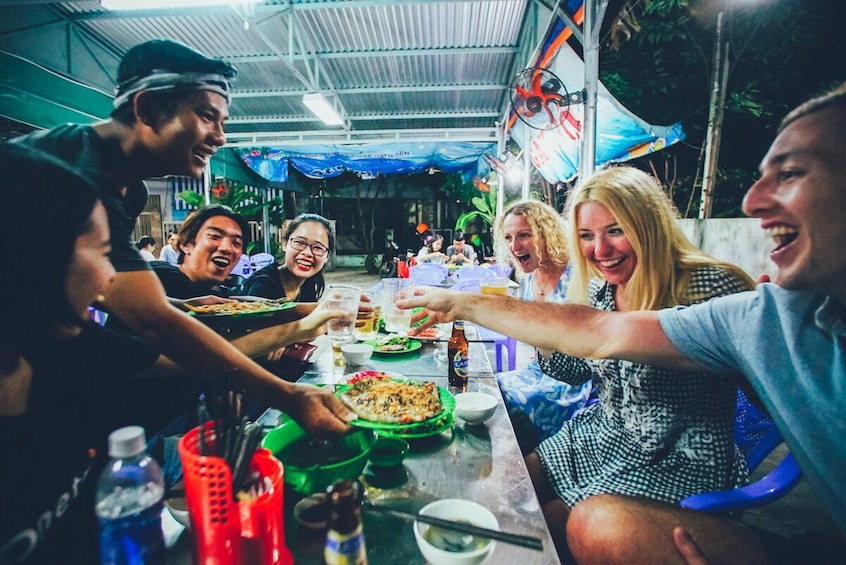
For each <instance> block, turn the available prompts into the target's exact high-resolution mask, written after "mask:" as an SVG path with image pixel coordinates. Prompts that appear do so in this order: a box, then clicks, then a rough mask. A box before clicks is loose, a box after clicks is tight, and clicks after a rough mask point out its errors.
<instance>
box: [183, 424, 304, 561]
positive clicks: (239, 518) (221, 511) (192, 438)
mask: <svg viewBox="0 0 846 565" xmlns="http://www.w3.org/2000/svg"><path fill="white" fill-rule="evenodd" d="M205 426H206V433H205V437H204V440H205V442H206V443H207V445H208V446H209V447H210V448H212V449H213V448H214V445H215V439H216V438H215V435H214V427H213V423H212V422H208V423H207V424H205ZM198 446H199V428H194V429H193V430H191V431H190V432H188V433H187V434H185V436H183V437H182V439H181V440H180V441H179V455H180V458H181V459H182V469H183V474H184V476H185V480H184V482H185V499H186V503H187V505H188V513H189V515H190V517H191V528H192V534H193V538H194V562H195V563H197V564H202V565H241V564H246V563H262V564H270V565H289V564H292V563H293V559H292V558H291V553H290V551H289V550H288V548H287V546H286V545H285V521H284V515H283V512H284V508H283V500H284V499H283V493H284V480H283V479H284V470H283V467H282V463H281V462H279V460H277V459H276V458H275V457H273V456H272V455H271V453H270V451H268V450H266V449H259V450H257V451H256V453H255V455H253V458H252V461H251V463H250V468H251V470H256V471H258V472H259V474H260V475H261V476H262V477H269V478H270V484H271V488H269V489H268V490H267V491H266V492H264V493H263V494H262V495H261V496H259V497H258V498H256V499H255V500H252V501H249V502H236V501H234V500H233V497H232V474H231V471H230V469H229V465H227V464H226V462H225V461H224V460H223V459H221V458H220V457H210V456H201V455H199V454H198V451H199V448H198Z"/></svg>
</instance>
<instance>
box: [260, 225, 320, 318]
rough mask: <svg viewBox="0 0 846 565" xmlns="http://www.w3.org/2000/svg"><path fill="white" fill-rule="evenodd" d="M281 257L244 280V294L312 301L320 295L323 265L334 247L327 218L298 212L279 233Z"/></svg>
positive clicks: (295, 300)
mask: <svg viewBox="0 0 846 565" xmlns="http://www.w3.org/2000/svg"><path fill="white" fill-rule="evenodd" d="M282 241H283V242H284V247H283V249H284V251H285V260H284V262H283V263H282V264H277V263H271V264H270V265H268V266H266V267H264V268H263V269H261V270H259V271H257V272H256V273H255V274H253V276H251V277H250V278H249V279H247V282H246V284H245V285H244V294H247V295H250V296H261V297H263V298H273V299H279V298H287V299H289V300H291V301H294V302H316V301H317V300H318V299H319V298H320V296H321V295H322V294H323V289H324V287H325V281H324V280H323V267H324V266H325V265H326V261H328V260H329V253H331V251H332V249H333V248H334V247H335V236H334V234H333V233H332V225H331V224H330V223H329V220H327V219H326V218H324V217H323V216H320V215H318V214H300V215H299V216H297V217H296V218H294V219H293V220H291V221H290V222H289V224H288V228H287V229H286V230H285V233H284V234H283V235H282Z"/></svg>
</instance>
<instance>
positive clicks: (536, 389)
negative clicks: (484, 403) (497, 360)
mask: <svg viewBox="0 0 846 565" xmlns="http://www.w3.org/2000/svg"><path fill="white" fill-rule="evenodd" d="M494 250H495V251H496V254H497V260H498V261H499V262H501V263H508V264H511V265H512V266H513V267H514V268H515V269H520V270H521V271H523V273H524V274H525V277H524V278H523V281H522V283H521V285H520V290H519V292H518V295H517V296H518V298H521V299H523V300H534V301H536V302H563V301H564V298H565V297H566V295H567V287H568V285H569V281H570V269H569V258H570V255H569V252H568V250H567V235H566V233H565V229H564V221H563V219H562V218H561V215H560V214H558V212H557V211H556V210H555V209H554V208H552V207H551V206H549V205H547V204H544V203H543V202H539V201H537V200H523V201H520V202H517V203H515V204H512V205H511V206H509V207H508V208H507V209H506V210H505V211H504V212H503V213H502V215H501V216H500V218H499V219H498V220H497V223H496V227H495V229H494ZM496 379H497V382H498V383H499V388H500V389H501V390H502V395H503V398H504V399H505V405H506V406H507V407H508V414H509V415H510V416H511V422H512V424H513V425H514V431H515V432H516V434H517V440H518V441H519V443H520V447H521V449H522V450H523V453H526V452H528V451H531V450H532V449H534V448H535V447H536V446H537V444H538V443H539V442H540V441H541V440H544V439H546V438H547V437H549V436H550V435H552V434H554V433H555V432H557V431H558V430H559V429H560V428H561V425H562V424H563V423H564V422H565V421H566V420H568V419H570V418H571V417H572V416H573V414H574V413H575V412H576V411H577V410H578V409H579V408H582V407H583V406H584V405H585V403H586V402H587V399H588V396H589V395H590V389H591V383H590V381H589V380H588V381H586V382H584V383H580V384H577V385H573V386H571V385H568V384H567V383H563V382H561V381H558V380H556V379H554V378H552V377H550V376H548V375H545V374H544V372H543V371H542V370H541V368H540V366H539V365H538V362H537V358H534V359H532V360H530V361H529V364H528V366H527V367H526V368H525V369H518V370H516V371H508V372H504V373H497V375H496Z"/></svg>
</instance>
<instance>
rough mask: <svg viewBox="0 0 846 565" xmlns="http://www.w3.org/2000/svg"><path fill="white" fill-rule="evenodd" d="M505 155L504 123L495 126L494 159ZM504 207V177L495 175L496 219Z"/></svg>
mask: <svg viewBox="0 0 846 565" xmlns="http://www.w3.org/2000/svg"><path fill="white" fill-rule="evenodd" d="M503 153H505V122H503V123H499V122H497V124H496V157H497V159H498V158H499V156H500V155H502V154H503ZM504 207H505V175H501V174H497V175H496V217H497V218H499V217H501V216H502V210H503V209H504Z"/></svg>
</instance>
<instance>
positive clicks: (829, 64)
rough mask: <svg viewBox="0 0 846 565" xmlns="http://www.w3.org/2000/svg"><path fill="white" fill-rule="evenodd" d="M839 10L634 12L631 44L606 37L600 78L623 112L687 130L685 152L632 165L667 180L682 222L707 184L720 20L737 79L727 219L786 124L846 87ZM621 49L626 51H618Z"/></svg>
mask: <svg viewBox="0 0 846 565" xmlns="http://www.w3.org/2000/svg"><path fill="white" fill-rule="evenodd" d="M833 4H836V3H834V2H830V1H828V0H770V1H766V0H759V1H757V2H751V1H746V2H740V1H736V0H716V1H715V0H710V1H709V0H642V1H641V2H629V3H627V4H626V6H625V7H624V10H629V11H630V13H629V14H628V16H627V18H628V21H629V23H628V24H627V25H626V29H627V30H628V31H627V33H626V37H628V38H629V39H628V41H624V42H620V41H619V33H614V30H613V29H612V30H611V31H609V32H608V33H607V34H606V36H605V37H604V39H605V43H604V45H605V47H604V48H603V51H602V55H601V58H600V61H601V63H600V64H601V69H600V74H601V77H600V78H601V80H602V82H603V83H604V84H605V86H606V87H607V88H608V89H609V90H610V91H611V93H612V94H613V95H614V96H615V97H617V99H618V100H620V102H622V103H623V105H624V106H626V107H628V108H629V109H630V110H632V111H633V112H634V113H635V114H636V115H638V116H640V117H641V118H643V119H644V120H646V121H647V122H650V123H655V124H669V123H673V122H675V121H678V120H681V121H682V124H683V126H684V129H685V132H686V133H687V139H686V140H685V142H684V143H681V144H677V145H675V146H673V147H671V148H669V149H667V150H665V151H662V152H660V153H656V154H652V155H649V156H647V157H644V158H641V159H640V160H638V161H636V162H635V163H634V164H636V165H638V166H641V167H643V168H644V169H647V170H651V171H653V172H655V173H657V174H659V176H660V178H661V180H662V181H664V182H665V184H667V185H668V186H669V187H670V189H671V192H672V195H673V197H674V199H675V202H676V205H677V206H678V207H679V209H680V210H681V211H682V212H683V213H684V212H685V210H688V213H689V214H690V215H695V214H696V212H697V204H698V198H699V194H698V185H697V186H695V184H698V179H700V178H701V173H700V172H699V170H700V169H701V164H702V150H703V145H704V138H705V133H706V129H707V125H708V103H709V94H710V89H711V84H712V78H711V71H712V64H713V52H714V45H715V29H716V22H717V14H718V13H719V11H720V10H722V11H723V12H724V15H723V35H724V37H725V40H726V42H727V43H728V46H729V47H728V52H729V77H728V87H727V98H726V107H725V117H724V122H723V137H722V143H721V148H720V158H719V161H718V173H717V176H718V183H717V186H716V191H715V201H714V205H713V214H714V216H721V215H722V216H728V215H739V214H740V201H741V199H742V196H743V194H744V193H745V191H746V189H747V188H748V187H749V184H750V183H751V182H752V180H753V179H754V177H755V174H756V171H757V166H758V163H759V161H760V159H761V158H762V157H763V155H764V153H765V152H766V148H767V147H768V145H769V144H770V142H771V141H772V139H773V136H774V132H775V128H776V126H777V123H778V121H779V120H780V119H781V117H782V116H784V114H785V113H786V112H787V111H788V110H789V109H790V108H792V107H794V106H795V105H797V104H798V103H800V102H801V101H802V100H804V99H807V98H808V97H810V96H812V95H814V94H816V93H818V92H820V91H821V90H823V89H824V87H825V86H827V85H830V84H832V83H833V82H835V81H837V80H843V79H846V63H844V58H843V57H842V55H841V53H842V52H843V46H844V45H843V43H844V41H843V35H842V32H840V31H839V30H838V29H837V27H836V24H835V22H836V21H837V19H836V18H835V14H834V12H833V9H834V8H833V7H832V5H833ZM631 22H634V24H632V23H631ZM612 40H616V41H612ZM616 45H619V48H618V49H616V50H614V49H612V48H611V46H616ZM820 60H824V61H826V64H820ZM689 204H690V205H689Z"/></svg>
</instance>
